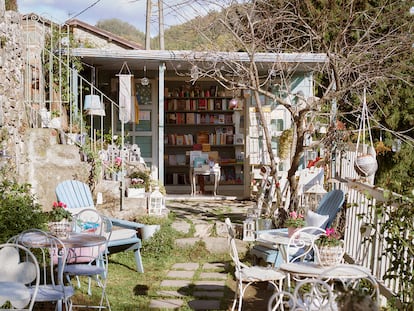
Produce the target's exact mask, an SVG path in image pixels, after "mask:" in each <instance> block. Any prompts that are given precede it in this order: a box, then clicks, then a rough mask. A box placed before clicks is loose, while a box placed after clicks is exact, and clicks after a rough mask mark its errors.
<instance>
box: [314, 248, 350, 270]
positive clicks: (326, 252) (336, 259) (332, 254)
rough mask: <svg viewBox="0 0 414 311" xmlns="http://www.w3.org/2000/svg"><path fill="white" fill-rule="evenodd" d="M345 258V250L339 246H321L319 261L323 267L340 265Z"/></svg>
mask: <svg viewBox="0 0 414 311" xmlns="http://www.w3.org/2000/svg"><path fill="white" fill-rule="evenodd" d="M343 256H344V248H343V246H342V245H339V246H319V247H318V259H319V264H320V265H321V266H324V267H327V266H335V265H337V264H340V263H341V261H342V257H343Z"/></svg>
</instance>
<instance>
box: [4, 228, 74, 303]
mask: <svg viewBox="0 0 414 311" xmlns="http://www.w3.org/2000/svg"><path fill="white" fill-rule="evenodd" d="M11 241H14V242H15V243H17V244H20V245H23V246H25V247H27V248H29V249H30V250H33V252H35V250H36V252H35V253H36V254H37V253H39V255H38V262H39V266H40V270H41V282H40V285H39V289H38V291H37V295H36V297H35V301H36V302H52V303H56V309H57V310H61V309H62V303H64V304H65V309H66V310H72V300H71V297H72V296H73V295H74V289H73V287H72V286H71V285H65V284H64V283H63V270H64V268H65V264H66V257H67V251H66V247H65V245H64V243H63V242H62V241H61V240H60V239H58V238H57V237H55V236H52V235H50V234H49V233H47V232H44V231H41V230H37V229H32V230H27V231H24V232H22V233H21V234H19V235H17V236H16V237H13V238H12V239H11ZM31 291H32V294H34V293H35V292H36V288H35V287H32V288H31Z"/></svg>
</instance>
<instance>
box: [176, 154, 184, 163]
mask: <svg viewBox="0 0 414 311" xmlns="http://www.w3.org/2000/svg"><path fill="white" fill-rule="evenodd" d="M175 157H176V161H177V165H185V154H177V155H176V156H175Z"/></svg>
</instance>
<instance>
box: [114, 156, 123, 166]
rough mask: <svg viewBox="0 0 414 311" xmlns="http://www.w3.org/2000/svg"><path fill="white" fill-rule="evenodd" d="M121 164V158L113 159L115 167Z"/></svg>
mask: <svg viewBox="0 0 414 311" xmlns="http://www.w3.org/2000/svg"><path fill="white" fill-rule="evenodd" d="M121 164H122V158H120V157H116V158H115V165H116V166H121Z"/></svg>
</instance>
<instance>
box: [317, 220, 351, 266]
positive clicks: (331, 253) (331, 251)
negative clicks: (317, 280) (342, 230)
mask: <svg viewBox="0 0 414 311" xmlns="http://www.w3.org/2000/svg"><path fill="white" fill-rule="evenodd" d="M315 244H316V250H317V257H318V258H319V264H320V265H321V266H331V265H335V264H339V263H340V262H341V260H342V257H343V255H344V247H343V245H344V241H343V240H341V239H340V236H339V234H338V233H337V232H336V231H335V229H334V228H327V229H326V230H325V233H324V234H322V235H321V236H320V237H319V238H318V239H317V240H316V241H315Z"/></svg>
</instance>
